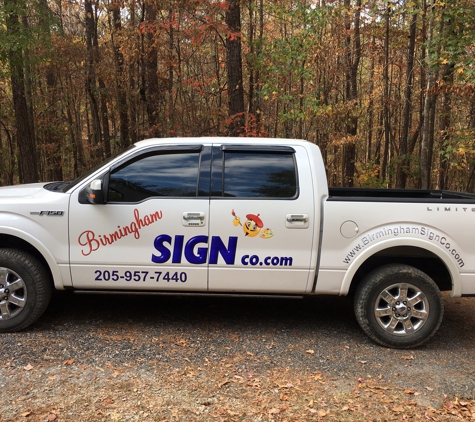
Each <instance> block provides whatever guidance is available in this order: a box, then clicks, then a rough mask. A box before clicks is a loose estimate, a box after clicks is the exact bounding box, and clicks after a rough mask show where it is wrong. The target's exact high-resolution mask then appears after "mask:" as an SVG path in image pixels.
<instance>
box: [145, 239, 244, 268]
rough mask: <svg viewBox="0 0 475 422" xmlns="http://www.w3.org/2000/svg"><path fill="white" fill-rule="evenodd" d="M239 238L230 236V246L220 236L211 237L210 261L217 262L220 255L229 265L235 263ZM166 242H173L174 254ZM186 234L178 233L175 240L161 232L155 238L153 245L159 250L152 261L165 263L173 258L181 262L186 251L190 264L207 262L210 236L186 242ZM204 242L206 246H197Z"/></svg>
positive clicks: (174, 262)
mask: <svg viewBox="0 0 475 422" xmlns="http://www.w3.org/2000/svg"><path fill="white" fill-rule="evenodd" d="M237 241H238V238H237V237H235V236H230V237H229V239H228V246H226V245H225V244H224V242H223V241H222V240H221V238H220V237H219V236H212V237H211V242H210V243H211V245H210V248H209V263H210V264H217V263H218V255H221V257H222V258H223V259H224V262H226V264H227V265H234V261H235V259H236V249H237ZM166 243H167V244H168V245H170V246H172V244H173V255H172V251H170V249H169V247H168V246H166ZM184 243H185V236H183V235H176V236H175V240H174V241H173V239H172V237H171V236H170V235H168V234H161V235H159V236H157V237H156V238H155V241H154V242H153V246H154V247H155V249H156V250H157V251H158V252H159V254H158V255H155V254H152V262H154V263H155V264H164V263H165V262H168V261H169V260H170V258H172V263H173V264H179V263H181V259H182V253H183V251H184V252H185V254H184V255H185V259H186V260H187V261H188V262H189V263H190V264H197V265H199V264H205V263H206V261H207V258H208V236H205V235H201V236H194V237H192V238H191V239H189V240H188V241H187V242H186V244H184ZM200 244H203V245H204V246H200V247H198V248H196V251H195V247H196V246H198V245H200Z"/></svg>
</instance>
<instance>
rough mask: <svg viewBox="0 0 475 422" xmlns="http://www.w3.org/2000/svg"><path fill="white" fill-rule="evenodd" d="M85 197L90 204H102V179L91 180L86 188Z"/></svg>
mask: <svg viewBox="0 0 475 422" xmlns="http://www.w3.org/2000/svg"><path fill="white" fill-rule="evenodd" d="M86 198H87V200H88V201H89V202H90V203H91V204H104V202H105V201H104V199H105V198H104V191H103V190H102V180H99V179H96V180H93V181H92V182H91V183H90V184H89V186H88V187H87V188H86Z"/></svg>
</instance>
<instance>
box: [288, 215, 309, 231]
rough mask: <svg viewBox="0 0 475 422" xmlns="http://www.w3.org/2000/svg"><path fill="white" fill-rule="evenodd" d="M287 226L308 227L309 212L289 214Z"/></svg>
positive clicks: (293, 227)
mask: <svg viewBox="0 0 475 422" xmlns="http://www.w3.org/2000/svg"><path fill="white" fill-rule="evenodd" d="M285 220H286V221H285V227H288V228H291V229H306V228H307V227H308V214H287V215H286V216H285Z"/></svg>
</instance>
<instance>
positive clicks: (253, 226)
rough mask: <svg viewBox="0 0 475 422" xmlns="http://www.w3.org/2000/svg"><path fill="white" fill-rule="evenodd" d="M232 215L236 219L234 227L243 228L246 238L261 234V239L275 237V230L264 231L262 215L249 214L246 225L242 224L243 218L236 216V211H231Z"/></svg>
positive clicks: (267, 229)
mask: <svg viewBox="0 0 475 422" xmlns="http://www.w3.org/2000/svg"><path fill="white" fill-rule="evenodd" d="M231 215H232V216H233V217H234V219H233V224H234V226H235V227H237V226H241V227H242V231H243V232H244V236H248V237H256V236H257V235H258V234H259V233H260V235H259V237H260V238H261V239H270V238H271V237H274V230H273V229H269V228H266V229H264V223H263V222H262V219H261V215H260V214H257V215H255V214H247V215H246V221H245V223H244V224H242V223H241V218H240V217H238V216H237V215H236V212H235V211H234V210H232V211H231Z"/></svg>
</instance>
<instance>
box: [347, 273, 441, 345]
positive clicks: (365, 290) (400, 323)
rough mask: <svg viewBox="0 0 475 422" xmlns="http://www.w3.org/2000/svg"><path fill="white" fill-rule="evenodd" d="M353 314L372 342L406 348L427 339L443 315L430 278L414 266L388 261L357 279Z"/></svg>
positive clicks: (434, 330)
mask: <svg viewBox="0 0 475 422" xmlns="http://www.w3.org/2000/svg"><path fill="white" fill-rule="evenodd" d="M354 308H355V315H356V319H357V320H358V323H359V324H360V326H361V328H362V329H363V331H364V332H365V333H366V334H367V335H368V336H369V337H370V338H371V339H372V340H373V341H375V342H376V343H379V344H381V345H383V346H385V347H391V348H395V349H409V348H412V347H417V346H420V345H421V344H423V343H425V342H426V341H428V340H429V339H430V338H431V337H432V336H433V335H434V334H435V333H436V331H437V330H438V328H439V326H440V324H441V322H442V318H443V316H444V302H443V299H442V295H441V294H440V290H439V288H438V287H437V285H436V284H435V283H434V281H433V280H432V279H431V278H430V277H429V276H428V275H427V274H425V273H424V272H422V271H420V270H418V269H417V268H414V267H411V266H409V265H403V264H389V265H384V266H381V267H379V268H376V269H375V270H373V271H372V272H370V273H369V274H367V275H366V276H365V277H364V279H363V280H362V281H361V283H360V285H359V286H358V289H357V291H356V295H355V302H354Z"/></svg>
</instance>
